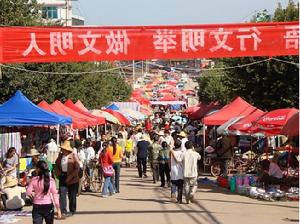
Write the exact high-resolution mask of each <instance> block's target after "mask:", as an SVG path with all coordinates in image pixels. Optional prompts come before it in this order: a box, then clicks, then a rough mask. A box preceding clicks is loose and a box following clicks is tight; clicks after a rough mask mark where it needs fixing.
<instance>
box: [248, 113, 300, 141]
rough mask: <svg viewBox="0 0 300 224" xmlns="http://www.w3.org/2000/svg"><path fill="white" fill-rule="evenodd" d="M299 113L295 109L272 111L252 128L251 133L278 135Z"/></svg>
mask: <svg viewBox="0 0 300 224" xmlns="http://www.w3.org/2000/svg"><path fill="white" fill-rule="evenodd" d="M297 112H299V111H298V110H297V109H295V108H285V109H277V110H272V111H270V112H268V113H266V114H265V115H264V116H262V117H261V118H259V119H258V120H257V121H256V123H255V125H254V126H252V127H251V128H250V131H251V132H252V133H257V132H264V133H265V134H267V135H278V134H280V133H281V130H282V128H283V126H284V125H285V124H286V123H287V121H288V120H289V119H290V117H292V116H293V115H294V114H295V113H297Z"/></svg>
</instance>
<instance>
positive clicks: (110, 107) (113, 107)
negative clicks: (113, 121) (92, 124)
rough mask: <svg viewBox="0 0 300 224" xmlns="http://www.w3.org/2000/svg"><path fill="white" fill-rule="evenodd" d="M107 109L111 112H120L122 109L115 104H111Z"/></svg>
mask: <svg viewBox="0 0 300 224" xmlns="http://www.w3.org/2000/svg"><path fill="white" fill-rule="evenodd" d="M106 109H110V110H120V108H119V107H118V106H117V105H116V104H114V103H112V104H110V105H109V106H107V107H106Z"/></svg>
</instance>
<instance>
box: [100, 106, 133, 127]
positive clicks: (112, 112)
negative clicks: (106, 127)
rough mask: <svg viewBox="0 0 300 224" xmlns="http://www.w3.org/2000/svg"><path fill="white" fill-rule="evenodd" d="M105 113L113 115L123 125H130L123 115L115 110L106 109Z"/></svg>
mask: <svg viewBox="0 0 300 224" xmlns="http://www.w3.org/2000/svg"><path fill="white" fill-rule="evenodd" d="M103 111H106V112H108V113H110V114H111V115H113V116H114V117H116V118H117V119H118V120H119V122H120V123H121V124H123V125H128V126H129V125H130V121H129V120H128V119H127V118H126V117H125V116H124V115H123V114H121V113H119V112H117V111H115V110H110V109H105V110H103Z"/></svg>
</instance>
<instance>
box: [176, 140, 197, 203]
mask: <svg viewBox="0 0 300 224" xmlns="http://www.w3.org/2000/svg"><path fill="white" fill-rule="evenodd" d="M185 148H186V149H187V150H186V151H185V152H184V153H182V154H181V155H180V156H176V153H175V151H173V150H171V153H172V155H173V156H174V158H175V159H176V160H177V161H178V162H181V161H182V164H183V177H184V187H185V199H186V203H187V204H189V202H190V201H191V202H194V195H195V193H196V191H197V187H198V182H197V177H198V169H197V162H198V160H200V159H201V156H200V154H199V153H197V152H195V150H194V147H193V143H192V142H191V141H187V142H186V143H185Z"/></svg>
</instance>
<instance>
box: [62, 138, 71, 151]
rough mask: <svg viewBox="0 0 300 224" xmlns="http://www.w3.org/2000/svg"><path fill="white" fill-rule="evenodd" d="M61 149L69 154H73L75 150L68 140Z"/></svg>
mask: <svg viewBox="0 0 300 224" xmlns="http://www.w3.org/2000/svg"><path fill="white" fill-rule="evenodd" d="M60 148H61V149H64V150H66V151H69V152H73V149H72V147H71V142H70V141H68V140H66V141H64V143H63V144H62V145H61V146H60Z"/></svg>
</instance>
